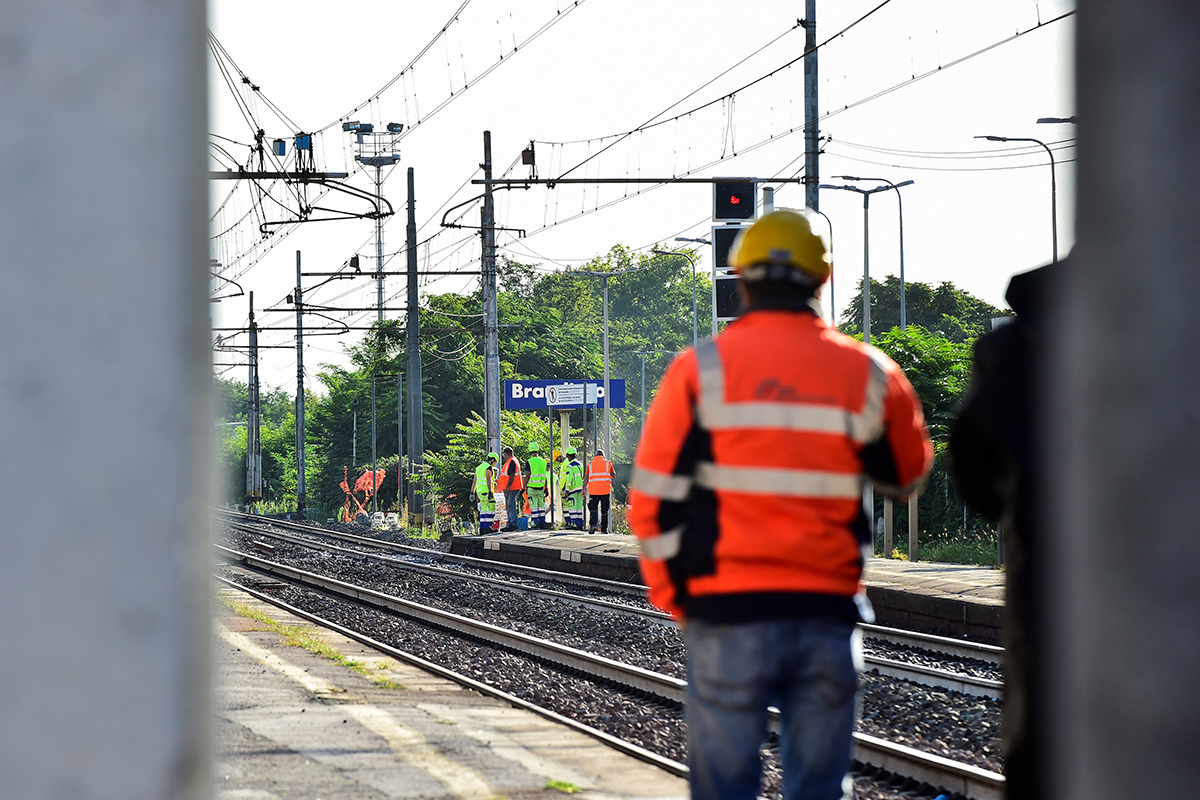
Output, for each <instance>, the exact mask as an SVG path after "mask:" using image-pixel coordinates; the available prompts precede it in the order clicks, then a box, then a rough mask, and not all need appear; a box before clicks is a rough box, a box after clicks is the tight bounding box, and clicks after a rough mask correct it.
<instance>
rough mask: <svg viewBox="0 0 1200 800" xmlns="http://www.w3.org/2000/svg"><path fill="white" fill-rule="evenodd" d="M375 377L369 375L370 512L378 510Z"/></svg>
mask: <svg viewBox="0 0 1200 800" xmlns="http://www.w3.org/2000/svg"><path fill="white" fill-rule="evenodd" d="M375 442H376V439H375V376H374V375H373V374H372V375H371V511H373V512H374V511H378V510H379V500H378V497H379V479H378V478H377V477H375V476H376V475H377V473H376V470H377V469H379V453H378V451H377V450H376V447H375Z"/></svg>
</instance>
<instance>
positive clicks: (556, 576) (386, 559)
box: [230, 518, 1004, 700]
mask: <svg viewBox="0 0 1200 800" xmlns="http://www.w3.org/2000/svg"><path fill="white" fill-rule="evenodd" d="M259 520H261V518H259ZM230 525H231V526H232V527H233V528H234V529H235V530H241V531H243V532H246V533H250V534H253V535H256V536H262V537H266V538H270V539H274V540H276V541H284V542H288V543H290V544H294V545H297V546H300V547H309V548H320V549H324V550H328V551H331V552H340V553H343V554H345V555H352V556H354V557H358V558H364V559H367V560H370V561H374V562H377V563H381V564H386V565H388V566H392V567H395V568H398V569H406V570H412V571H415V572H423V573H425V574H431V575H439V576H442V577H445V578H448V579H455V580H464V579H465V580H472V581H477V582H480V583H484V584H488V585H492V586H495V587H498V588H501V589H504V590H506V591H511V592H516V593H522V594H533V595H539V596H542V597H548V598H554V599H556V600H559V601H561V602H565V603H570V604H574V605H580V606H585V607H591V608H595V609H597V610H602V611H607V612H609V613H614V614H621V615H626V616H632V617H638V618H641V619H645V620H648V621H651V622H654V623H657V624H662V625H673V624H674V623H673V622H672V621H671V618H670V617H669V616H668V615H666V614H664V613H662V612H661V611H658V610H656V609H653V608H649V607H639V606H635V605H629V604H623V603H616V602H612V601H609V600H603V599H599V598H591V597H581V596H579V595H574V594H569V593H566V592H561V591H557V590H554V589H548V588H543V587H538V586H532V585H528V584H522V583H514V582H513V581H511V580H501V579H497V578H489V577H486V576H482V575H477V574H467V573H464V572H461V571H455V570H449V569H446V568H444V567H438V566H434V565H432V564H422V563H416V562H413V561H409V560H405V558H403V556H418V557H420V558H424V559H431V560H438V561H441V562H443V563H450V564H457V565H460V566H469V567H472V568H475V569H482V570H487V571H491V572H504V573H508V574H513V575H519V576H523V577H528V578H534V579H537V580H542V581H549V582H554V583H564V582H565V583H571V584H574V585H584V586H587V587H589V588H593V589H597V588H598V589H604V590H607V591H614V592H617V593H620V594H623V595H626V596H633V597H639V598H642V599H643V600H644V597H645V587H641V586H636V585H634V584H623V583H617V582H615V581H605V580H602V579H594V578H592V579H587V580H585V581H583V582H582V583H581V582H578V581H577V580H573V579H578V578H580V577H585V578H586V576H578V575H572V574H569V573H555V572H551V571H549V570H541V569H536V568H531V567H519V568H518V569H517V570H512V569H506V567H513V566H515V565H509V564H498V563H497V562H493V561H487V560H484V559H476V558H470V557H467V556H452V555H449V554H444V553H440V552H438V551H431V550H425V549H423V548H418V547H410V546H407V545H400V544H395V543H392V542H387V541H382V540H379V539H373V538H370V537H366V536H358V535H355V534H347V533H342V532H339V531H329V530H321V529H313V528H312V527H310V526H305V525H298V524H295V523H291V524H288V525H279V524H278V523H277V522H272V523H271V525H272V526H275V527H286V528H287V529H288V530H290V531H293V532H294V533H292V534H288V533H283V532H281V531H277V530H272V529H271V527H270V526H266V527H264V526H263V525H262V524H258V525H250V524H247V523H245V522H231V523H230ZM319 539H326V540H334V541H340V542H343V543H347V544H355V545H358V546H360V547H369V548H373V549H376V550H381V551H386V552H389V553H396V554H399V555H400V556H402V557H400V558H397V557H393V556H388V555H379V554H377V553H367V552H363V551H361V550H351V549H347V548H342V547H338V546H336V545H331V544H329V543H328V542H326V541H319ZM497 567H499V569H498V568H497ZM564 579H566V580H564ZM862 629H863V632H864V634H865V635H866V636H868V637H869V638H870V639H872V640H876V641H882V642H889V643H892V644H896V645H900V646H901V647H902V648H911V649H916V650H925V651H930V652H936V653H944V654H947V655H952V656H954V657H956V658H966V659H971V660H973V661H977V662H984V663H987V664H991V665H993V666H998V664H999V662H1000V658H1001V655H1002V653H1003V650H1002V649H1001V648H998V647H994V646H991V645H981V644H974V643H970V642H962V641H959V640H955V639H949V638H946V637H940V636H931V635H928V634H920V633H915V632H911V631H901V630H898V629H894V628H885V627H882V626H878V625H864V626H862ZM864 662H865V664H866V668H867V669H868V670H874V671H875V672H877V673H878V674H879V675H882V676H885V677H889V678H898V679H900V680H907V681H911V682H913V683H917V684H920V685H923V686H931V687H936V688H939V689H949V690H953V691H957V692H962V693H963V694H969V695H974V696H978V697H990V698H993V699H997V700H998V699H1001V698H1002V697H1003V694H1004V684H1003V682H1002V681H1000V680H998V679H995V678H989V677H980V676H977V675H972V674H969V673H966V672H963V671H961V670H948V669H939V668H936V667H931V666H927V665H922V664H918V663H911V662H907V661H903V660H898V659H894V658H886V657H883V656H879V655H871V654H867V655H865V656H864Z"/></svg>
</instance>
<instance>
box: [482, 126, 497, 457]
mask: <svg viewBox="0 0 1200 800" xmlns="http://www.w3.org/2000/svg"><path fill="white" fill-rule="evenodd" d="M480 166H482V167H483V177H484V180H486V181H488V183H486V184H484V188H483V209H482V210H481V211H480V215H481V219H480V227H481V228H482V230H481V231H480V234H481V235H482V237H483V258H482V261H483V408H484V420H485V421H486V422H487V450H488V452H489V453H499V452H500V340H499V332H500V326H499V319H498V313H497V308H496V212H495V207H494V206H493V201H492V184H491V180H492V132H491V131H484V132H483V164H481V165H480Z"/></svg>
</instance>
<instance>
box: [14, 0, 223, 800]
mask: <svg viewBox="0 0 1200 800" xmlns="http://www.w3.org/2000/svg"><path fill="white" fill-rule="evenodd" d="M204 47H205V6H204V3H203V2H199V1H197V0H162V1H161V2H153V3H151V2H125V3H94V2H84V0H59V1H58V2H41V0H9V1H8V2H5V3H3V4H2V5H0V163H3V164H4V170H5V174H4V180H3V182H2V183H0V242H2V243H3V248H2V249H0V259H3V265H4V269H3V276H4V280H3V290H2V291H0V339H2V340H3V341H4V347H3V348H2V349H0V461H2V462H3V464H4V466H5V468H4V470H3V475H4V478H3V480H2V481H0V509H2V510H3V512H2V513H0V520H2V521H0V538H2V539H3V541H4V547H5V552H4V557H3V558H2V559H0V608H2V609H3V614H2V615H0V639H2V640H3V641H4V642H5V644H6V653H5V657H4V659H3V660H2V661H0V687H3V690H2V691H0V776H3V778H2V782H3V795H4V796H5V797H14V798H16V797H21V798H52V797H61V798H67V797H71V798H80V799H81V800H83V799H85V798H118V797H121V798H152V797H153V798H167V797H170V798H201V797H207V796H208V794H209V786H210V783H211V780H212V778H211V775H210V766H209V745H208V735H209V728H210V708H209V700H208V697H209V672H210V665H209V657H208V656H209V653H208V650H209V648H208V642H209V639H210V637H211V635H212V631H211V617H210V613H209V605H208V604H209V602H210V598H211V592H210V591H209V579H208V578H207V577H206V573H207V567H208V564H209V563H210V560H211V555H210V553H209V552H208V547H209V545H208V526H209V515H210V502H209V492H208V488H209V483H210V476H209V473H210V461H211V452H212V450H211V446H210V441H211V436H212V431H213V416H212V414H211V409H210V407H209V400H208V398H209V390H210V387H211V384H212V378H211V369H210V363H211V353H210V342H209V318H208V283H209V277H208V274H209V267H208V252H207V230H206V220H207V212H206V208H207V194H206V188H207V187H206V186H205V183H206V181H205V172H204V170H205V153H206V147H207V143H206V138H207V137H206V131H207V124H206V113H205V106H206V103H205V75H206V67H205V51H204ZM48 135H52V136H53V135H57V136H58V137H59V144H60V147H59V148H58V152H56V153H50V152H47V150H46V146H47V143H48V141H49V140H48V139H47V136H48ZM67 141H73V142H76V143H77V144H78V145H79V146H78V147H73V146H66V147H65V149H64V148H63V147H62V145H65V143H66V142H67Z"/></svg>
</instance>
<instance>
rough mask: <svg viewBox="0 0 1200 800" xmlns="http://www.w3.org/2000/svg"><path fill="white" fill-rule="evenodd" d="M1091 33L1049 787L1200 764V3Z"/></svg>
mask: <svg viewBox="0 0 1200 800" xmlns="http://www.w3.org/2000/svg"><path fill="white" fill-rule="evenodd" d="M1077 43H1078V44H1077V48H1078V54H1077V55H1078V58H1077V75H1078V79H1077V81H1078V115H1079V120H1080V123H1079V131H1078V133H1079V173H1078V174H1079V179H1078V180H1079V185H1078V191H1077V197H1078V199H1079V213H1078V239H1077V241H1078V244H1077V246H1076V247H1075V250H1074V252H1073V254H1072V256H1071V260H1072V261H1073V262H1074V264H1073V267H1074V269H1073V273H1072V275H1071V276H1070V277H1069V279H1068V281H1069V285H1068V290H1067V291H1066V292H1065V295H1064V301H1063V305H1062V307H1061V314H1062V316H1061V319H1060V328H1059V330H1058V332H1057V336H1056V337H1055V339H1054V341H1055V342H1056V344H1057V347H1056V352H1055V353H1054V358H1055V361H1054V362H1053V363H1052V365H1051V370H1050V374H1049V376H1048V378H1049V380H1050V382H1051V396H1050V398H1049V400H1050V407H1049V417H1048V420H1047V421H1048V425H1047V426H1046V428H1045V431H1046V435H1047V438H1046V442H1047V445H1048V446H1047V448H1046V450H1045V452H1046V454H1047V456H1048V459H1049V460H1048V462H1047V464H1048V466H1049V468H1050V472H1049V475H1050V476H1051V478H1050V482H1049V488H1050V490H1051V495H1050V497H1051V503H1050V512H1051V516H1050V518H1049V524H1048V525H1047V528H1046V529H1047V533H1048V540H1049V544H1050V546H1051V548H1052V549H1051V552H1050V559H1049V566H1050V568H1051V570H1052V571H1051V573H1050V575H1049V581H1048V584H1047V587H1046V588H1047V591H1046V597H1047V598H1048V600H1049V601H1050V607H1049V608H1048V609H1047V612H1048V614H1049V615H1050V618H1049V621H1050V627H1051V630H1050V631H1049V635H1048V637H1047V640H1048V641H1049V642H1053V647H1052V649H1051V650H1050V651H1049V658H1050V661H1049V671H1048V675H1049V678H1050V686H1049V691H1048V693H1047V697H1048V698H1050V700H1049V708H1050V711H1051V715H1052V722H1053V724H1052V727H1051V734H1052V737H1053V738H1052V742H1053V748H1052V756H1051V758H1050V759H1049V762H1050V764H1049V768H1050V769H1051V771H1052V781H1051V787H1050V791H1049V792H1048V793H1047V794H1046V796H1047V797H1054V798H1064V800H1067V799H1070V798H1078V799H1079V800H1084V798H1086V800H1106V799H1107V798H1112V799H1113V800H1116V799H1117V798H1122V799H1123V798H1130V797H1170V796H1179V795H1180V794H1181V793H1182V794H1188V793H1189V792H1190V791H1192V790H1189V789H1187V788H1181V787H1188V786H1192V785H1194V783H1195V765H1196V764H1197V763H1198V762H1200V688H1198V686H1197V682H1196V676H1197V675H1200V636H1197V634H1196V626H1197V620H1200V592H1198V591H1197V589H1196V585H1197V570H1198V569H1200V514H1198V512H1197V505H1196V495H1197V489H1198V487H1200V313H1198V312H1197V310H1198V309H1200V223H1197V220H1200V148H1197V146H1196V145H1197V141H1198V138H1200V59H1197V57H1196V54H1197V53H1198V52H1200V5H1197V4H1196V3H1194V2H1191V0H1080V2H1079V16H1078V33H1077ZM1047 113H1050V112H1049V111H1048V112H1047Z"/></svg>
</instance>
